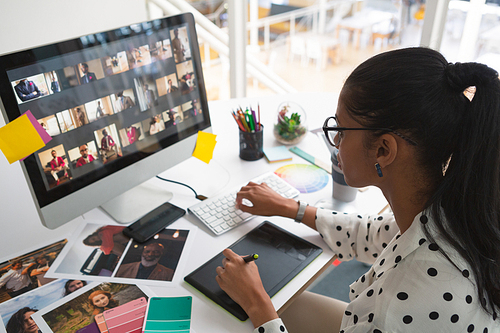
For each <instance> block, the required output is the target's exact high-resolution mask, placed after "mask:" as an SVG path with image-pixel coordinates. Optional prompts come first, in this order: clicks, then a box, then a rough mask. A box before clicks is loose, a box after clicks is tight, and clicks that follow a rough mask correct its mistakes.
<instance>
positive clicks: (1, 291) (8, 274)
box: [0, 239, 68, 303]
mask: <svg viewBox="0 0 500 333" xmlns="http://www.w3.org/2000/svg"><path fill="white" fill-rule="evenodd" d="M67 242H68V241H67V239H62V240H59V241H57V242H55V243H51V244H50V245H47V246H44V247H41V248H38V249H36V250H33V251H29V252H26V253H23V254H20V255H16V256H13V257H11V258H9V259H6V260H5V261H2V262H1V263H0V303H3V302H6V301H8V300H11V299H13V298H16V297H19V296H21V295H23V294H24V293H27V292H29V291H31V290H33V289H37V288H39V287H41V286H43V285H46V284H49V283H50V282H52V281H53V280H54V279H51V278H48V277H47V276H46V274H47V271H48V270H49V268H50V267H51V266H52V264H53V262H54V260H55V259H57V257H58V256H59V255H60V253H61V251H62V250H63V248H64V246H65V245H66V243H67Z"/></svg>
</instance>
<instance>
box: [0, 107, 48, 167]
mask: <svg viewBox="0 0 500 333" xmlns="http://www.w3.org/2000/svg"><path fill="white" fill-rule="evenodd" d="M44 146H45V142H44V141H43V140H42V138H41V137H40V134H39V133H38V131H37V130H36V128H35V127H34V126H33V124H32V123H31V121H30V119H29V118H28V116H27V115H26V114H24V115H22V116H20V117H19V118H17V119H15V120H13V121H11V122H10V123H8V124H7V125H5V126H4V127H2V128H0V150H1V151H2V152H3V154H4V155H5V157H6V158H7V160H8V161H9V163H10V164H12V163H14V162H16V161H19V160H20V159H22V158H25V157H26V156H28V155H30V154H33V153H34V152H35V151H37V150H38V149H40V148H42V147H44Z"/></svg>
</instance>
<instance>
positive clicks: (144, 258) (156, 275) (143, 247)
mask: <svg viewBox="0 0 500 333" xmlns="http://www.w3.org/2000/svg"><path fill="white" fill-rule="evenodd" d="M188 234H189V230H175V229H165V230H162V231H161V232H159V233H158V234H157V235H155V236H154V237H153V238H152V239H150V240H149V241H147V242H145V243H137V242H136V241H132V244H131V245H130V247H129V250H128V251H127V253H126V255H125V257H124V258H123V261H122V262H121V264H120V267H119V268H118V271H117V272H116V275H115V277H122V278H129V279H144V280H146V279H147V280H158V281H172V279H173V277H174V273H175V270H176V268H177V265H178V263H179V260H180V257H181V253H182V250H183V248H184V245H185V243H186V239H187V236H188Z"/></svg>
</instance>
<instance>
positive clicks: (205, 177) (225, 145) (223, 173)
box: [0, 93, 386, 333]
mask: <svg viewBox="0 0 500 333" xmlns="http://www.w3.org/2000/svg"><path fill="white" fill-rule="evenodd" d="M337 98H338V96H337V95H336V94H330V93H300V94H295V95H279V96H267V97H263V98H259V99H255V98H254V99H238V100H228V101H217V102H212V103H210V104H209V107H210V113H211V119H212V124H213V132H214V133H215V134H217V146H216V148H215V151H214V158H213V160H212V161H211V162H210V164H208V165H207V164H205V163H203V162H201V161H199V160H197V159H195V158H190V159H188V160H186V161H185V162H183V163H181V164H179V165H177V166H175V167H173V168H171V169H169V170H167V171H165V172H163V173H162V174H161V176H162V177H166V178H170V179H175V180H178V181H181V182H186V183H188V184H190V185H192V186H193V187H194V188H195V189H196V191H197V192H198V193H201V194H204V195H207V196H211V195H215V194H218V193H221V192H225V191H228V190H230V189H232V188H234V187H235V186H239V185H241V184H242V183H245V182H246V181H247V180H249V179H251V178H254V177H256V176H258V175H260V174H262V173H264V172H266V171H269V170H276V169H277V168H278V167H280V166H283V165H286V164H289V163H306V164H307V162H306V161H304V160H302V159H301V158H300V157H298V156H293V161H292V162H282V163H273V164H269V163H268V162H267V161H266V159H265V158H262V159H260V160H258V161H254V162H246V161H243V160H241V159H240V158H239V157H238V151H239V144H238V129H237V126H236V124H235V123H234V120H233V119H232V117H231V115H230V113H229V111H230V110H231V109H235V108H236V107H238V106H242V107H245V106H247V105H251V106H252V107H254V108H256V107H257V103H259V104H260V109H261V119H262V123H263V124H264V126H265V133H264V145H265V146H268V147H269V146H277V145H279V144H278V143H277V142H276V140H275V139H274V137H273V134H272V130H271V128H272V123H273V119H274V116H275V114H276V110H277V108H278V106H279V104H280V103H281V102H283V101H287V100H291V101H295V102H297V103H299V104H300V105H302V106H303V107H304V109H305V111H306V112H307V114H308V124H309V129H314V128H318V127H320V126H321V125H322V124H323V121H324V119H325V118H326V117H327V116H329V115H332V114H334V112H335V108H336V105H337ZM298 146H299V147H300V148H301V149H303V150H305V151H307V152H310V153H311V154H313V155H316V156H318V157H321V158H323V159H324V161H328V160H329V155H328V152H327V149H326V147H325V146H324V144H323V143H322V142H321V141H319V139H318V138H317V137H316V136H315V135H314V134H311V133H308V134H307V136H306V138H305V139H304V141H302V142H301V143H300V144H299V145H298ZM2 163H3V162H2ZM11 167H12V168H11ZM14 167H15V165H13V166H10V165H7V164H4V165H0V171H1V173H0V174H1V175H2V176H1V178H0V179H1V182H2V183H1V184H2V187H1V188H2V189H5V188H15V189H16V190H13V191H12V192H11V193H6V192H2V193H1V194H0V211H1V212H2V215H1V226H2V229H3V230H4V232H2V233H1V234H0V244H2V245H0V247H1V256H2V257H3V258H11V257H13V256H15V255H17V254H21V253H25V252H26V251H25V249H34V248H38V247H40V246H43V245H46V244H48V240H54V241H55V240H58V239H59V237H60V236H61V235H67V234H68V233H71V231H72V230H74V229H75V228H76V227H77V226H78V224H79V223H81V222H82V221H83V220H85V221H88V222H91V221H93V220H95V221H104V222H107V223H110V224H111V223H113V222H112V221H111V220H110V218H109V217H108V216H107V215H106V214H104V213H103V212H102V211H101V210H100V209H94V210H92V211H90V212H88V213H87V214H85V215H84V216H83V217H79V218H78V219H76V220H74V221H72V222H70V223H69V224H66V225H64V226H62V227H60V228H58V229H56V230H49V229H46V228H44V227H43V226H42V225H41V223H40V221H39V219H38V218H37V217H36V216H33V215H32V212H33V210H34V207H33V204H32V202H31V198H30V197H29V193H28V192H27V191H26V188H25V186H24V183H21V180H22V178H21V177H20V176H21V175H20V173H19V170H16V168H14ZM150 182H154V183H155V184H156V185H159V186H164V187H165V189H167V190H168V191H171V192H172V193H173V199H172V200H171V202H172V203H173V204H175V205H178V206H180V207H183V208H187V207H189V206H191V205H193V204H194V203H196V201H197V200H196V199H195V198H194V195H193V193H192V192H191V191H190V190H189V189H187V188H184V187H182V186H178V185H175V184H170V183H163V182H161V181H160V180H157V179H152V180H150ZM4 186H10V187H4ZM26 187H27V186H26ZM331 196H332V181H331V179H330V182H329V184H328V185H327V186H326V187H325V188H323V189H322V190H320V191H318V192H314V193H308V194H301V195H300V199H301V200H305V201H307V202H309V203H310V204H314V203H316V202H318V201H325V200H326V201H331V202H333V200H332V199H331ZM13 200H17V201H15V202H14V201H13ZM333 203H334V204H335V205H337V207H340V209H342V210H344V211H348V212H355V211H356V212H361V213H365V212H378V211H380V209H382V207H384V206H385V204H386V201H385V199H384V198H383V196H382V195H381V193H380V191H379V190H378V189H375V188H369V189H368V190H367V191H365V192H362V193H361V192H360V193H359V194H358V197H357V199H356V201H354V202H352V203H339V202H333ZM16 204H19V205H18V206H17V207H14V206H15V205H16ZM17 216H19V217H17ZM266 219H267V220H270V221H272V222H273V223H275V224H277V225H278V226H281V227H283V228H286V229H287V230H289V231H291V232H293V233H295V234H297V235H299V236H301V237H303V238H304V239H306V240H308V241H310V242H312V243H314V244H317V245H318V246H320V247H322V248H323V251H324V252H323V253H322V254H321V255H320V256H319V257H318V258H317V259H316V260H314V261H313V262H312V263H311V264H310V265H309V266H308V267H307V268H306V269H304V270H303V271H302V272H301V273H300V274H299V275H298V276H297V277H296V278H295V279H293V280H292V281H291V282H290V283H289V284H288V285H286V286H285V287H284V288H283V289H282V290H281V291H279V292H278V293H277V294H276V296H274V297H273V299H272V301H273V304H274V306H275V308H276V309H280V308H284V307H286V303H287V301H288V300H289V299H290V298H291V297H292V296H293V295H295V294H296V293H297V292H299V291H300V290H301V288H303V287H304V285H306V284H307V283H308V282H309V281H311V279H313V278H315V275H316V274H317V273H318V272H321V271H322V270H323V269H324V268H326V267H328V265H329V264H330V263H331V260H332V258H333V257H334V253H333V252H332V251H331V250H330V249H329V248H328V246H327V245H326V243H324V242H323V240H322V239H321V237H320V236H319V234H318V233H317V232H316V231H314V230H312V229H309V228H308V227H306V226H304V225H302V224H298V223H295V222H293V221H291V220H289V219H285V218H280V217H271V218H263V217H256V218H254V219H252V220H250V221H249V222H247V223H245V224H243V225H241V226H240V227H238V228H236V229H233V230H231V231H229V232H227V233H225V234H223V235H221V236H214V235H213V234H212V233H211V232H210V231H208V229H207V228H206V227H205V226H203V225H202V224H201V223H200V222H198V220H197V219H196V218H194V217H193V216H191V215H190V214H187V215H186V216H185V217H184V218H182V219H180V220H178V221H176V222H175V223H174V224H173V225H172V227H174V228H177V227H178V228H182V227H183V226H187V225H189V226H192V225H193V224H194V225H196V226H197V227H198V228H199V230H198V232H197V233H196V247H194V248H192V249H191V251H190V252H189V262H188V264H187V265H186V268H185V271H184V272H178V273H180V274H182V275H183V276H185V275H186V274H188V273H189V272H191V271H192V270H194V269H195V268H197V267H198V266H200V265H201V264H203V263H204V262H205V261H207V260H208V259H210V258H212V257H213V256H214V255H216V254H217V253H219V252H220V251H221V250H222V249H224V248H225V247H226V246H227V245H230V244H232V243H233V242H234V241H236V240H237V239H239V238H240V237H241V236H243V235H244V234H245V233H247V232H248V231H250V230H251V229H253V228H254V227H256V226H257V225H258V224H260V223H261V222H262V221H264V220H266ZM14 222H15V224H14ZM26 230H29V232H27V231H26ZM151 289H153V291H154V292H156V293H157V294H158V295H160V296H175V295H192V296H193V313H192V318H193V319H192V325H193V329H194V330H195V331H196V332H198V333H199V332H204V333H211V332H214V333H215V332H217V333H221V332H251V331H252V329H253V326H252V324H251V322H250V321H248V320H247V321H246V322H240V321H239V320H238V319H236V318H235V317H233V316H232V315H231V314H229V313H228V312H226V311H225V310H223V309H222V308H220V307H219V306H217V305H215V303H213V302H212V301H210V300H209V299H208V298H206V297H205V296H203V295H202V294H201V293H200V292H198V291H197V290H196V289H194V288H192V287H191V286H189V285H187V284H186V283H184V282H180V283H179V284H178V285H177V286H175V288H161V287H152V288H151Z"/></svg>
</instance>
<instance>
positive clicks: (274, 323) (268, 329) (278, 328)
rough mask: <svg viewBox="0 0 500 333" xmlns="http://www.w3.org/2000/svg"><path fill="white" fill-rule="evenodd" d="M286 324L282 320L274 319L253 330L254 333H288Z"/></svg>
mask: <svg viewBox="0 0 500 333" xmlns="http://www.w3.org/2000/svg"><path fill="white" fill-rule="evenodd" d="M287 332H288V331H287V330H286V327H285V324H283V321H281V319H280V318H277V319H273V320H270V321H268V322H267V323H265V324H263V325H261V326H259V327H256V328H255V329H254V330H253V333H287Z"/></svg>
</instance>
